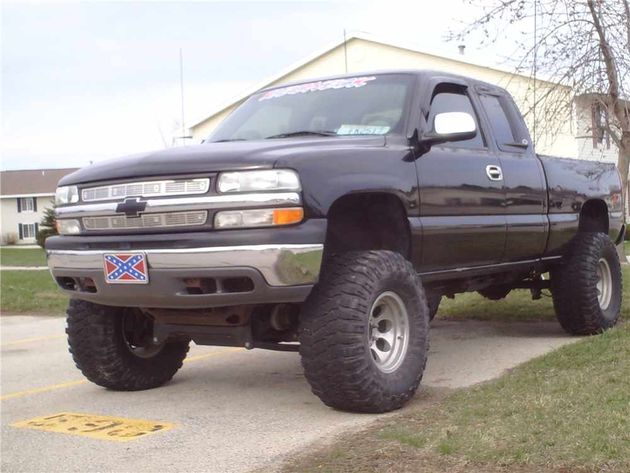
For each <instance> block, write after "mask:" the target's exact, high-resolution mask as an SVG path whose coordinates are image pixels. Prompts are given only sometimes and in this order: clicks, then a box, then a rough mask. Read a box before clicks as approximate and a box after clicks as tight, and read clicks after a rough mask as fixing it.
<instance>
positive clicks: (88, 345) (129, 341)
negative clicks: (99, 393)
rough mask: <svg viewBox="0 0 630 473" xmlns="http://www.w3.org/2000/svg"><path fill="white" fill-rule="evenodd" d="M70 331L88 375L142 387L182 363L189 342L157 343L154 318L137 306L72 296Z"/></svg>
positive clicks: (108, 383)
mask: <svg viewBox="0 0 630 473" xmlns="http://www.w3.org/2000/svg"><path fill="white" fill-rule="evenodd" d="M67 322H68V324H67V328H66V333H67V334H68V343H69V345H70V353H72V358H73V359H74V362H75V364H76V365H77V368H79V369H80V370H81V372H82V373H83V375H84V376H85V377H86V378H87V379H89V380H90V381H92V382H93V383H95V384H98V385H99V386H103V387H106V388H109V389H114V390H117V391H139V390H142V389H150V388H155V387H158V386H161V385H162V384H164V383H166V382H167V381H169V380H170V379H171V378H172V377H173V376H174V375H175V373H176V372H177V370H179V368H181V366H182V363H183V361H184V358H186V354H187V353H188V342H186V341H179V342H168V343H161V344H155V343H153V339H152V321H151V320H150V319H149V318H148V317H147V316H146V315H144V314H142V312H140V311H139V310H137V309H126V308H119V307H108V306H102V305H98V304H93V303H91V302H86V301H79V300H74V299H73V300H71V301H70V304H69V306H68V318H67Z"/></svg>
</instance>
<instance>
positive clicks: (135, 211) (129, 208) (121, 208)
mask: <svg viewBox="0 0 630 473" xmlns="http://www.w3.org/2000/svg"><path fill="white" fill-rule="evenodd" d="M146 207H147V203H146V202H141V201H140V199H139V198H137V197H134V198H129V199H125V201H124V202H121V203H120V204H118V206H116V212H118V213H124V214H125V215H126V216H127V217H138V216H139V215H140V212H142V211H143V210H144V209H145V208H146Z"/></svg>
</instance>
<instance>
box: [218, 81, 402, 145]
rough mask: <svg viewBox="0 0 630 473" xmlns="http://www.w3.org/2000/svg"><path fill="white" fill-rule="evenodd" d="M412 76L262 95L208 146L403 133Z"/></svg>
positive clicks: (311, 84)
mask: <svg viewBox="0 0 630 473" xmlns="http://www.w3.org/2000/svg"><path fill="white" fill-rule="evenodd" d="M412 80H413V76H411V75H409V74H382V75H364V76H357V77H350V78H343V79H331V80H324V81H316V82H308V83H304V84H298V85H293V86H288V87H281V88H278V89H272V90H268V91H264V92H261V93H259V94H256V95H253V96H252V97H250V98H249V99H248V100H247V101H246V102H245V103H243V105H241V106H240V107H239V108H237V109H236V110H235V111H234V112H233V113H232V114H231V115H230V116H229V117H228V118H226V119H225V121H224V122H223V123H222V124H221V125H220V126H219V127H218V128H217V129H216V131H215V132H214V133H213V134H212V135H211V136H210V138H209V139H208V141H214V142H217V141H241V140H260V139H273V138H290V137H292V136H308V135H313V136H339V135H386V134H389V133H401V132H402V128H403V126H404V121H405V120H404V117H405V112H406V107H405V105H406V104H407V103H408V100H407V97H408V94H409V91H410V89H411V87H410V85H411V82H412Z"/></svg>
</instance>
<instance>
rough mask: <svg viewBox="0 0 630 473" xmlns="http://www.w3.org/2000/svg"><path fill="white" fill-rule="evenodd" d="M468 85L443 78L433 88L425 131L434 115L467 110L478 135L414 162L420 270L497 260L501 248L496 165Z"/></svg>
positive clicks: (503, 229) (502, 232) (502, 215)
mask: <svg viewBox="0 0 630 473" xmlns="http://www.w3.org/2000/svg"><path fill="white" fill-rule="evenodd" d="M467 89H468V88H467V86H465V85H462V84H454V83H449V82H443V83H439V84H437V85H436V86H435V87H434V88H433V93H432V95H431V102H430V106H429V110H428V115H427V116H426V117H425V118H426V129H427V130H429V131H431V130H433V121H434V118H435V116H436V114H438V113H443V112H466V113H469V114H470V115H472V116H473V117H474V118H475V121H476V123H477V129H478V130H479V131H478V133H477V136H476V137H475V138H473V139H470V140H467V141H459V142H451V143H444V144H440V145H434V146H432V147H431V149H430V150H429V151H428V152H427V153H426V154H424V155H422V156H421V157H420V158H419V159H418V160H417V161H416V166H417V170H418V181H419V186H420V215H421V222H422V257H421V260H422V264H421V271H422V272H428V271H435V270H444V269H454V268H465V267H472V266H480V265H486V264H493V263H499V262H500V261H501V259H502V257H503V250H504V246H505V233H506V221H505V213H504V210H503V206H504V203H505V195H504V192H503V182H502V181H501V180H500V179H496V178H493V177H492V176H495V174H493V172H494V170H496V169H497V168H498V167H499V166H500V163H499V159H498V157H497V155H496V153H495V152H494V151H493V150H491V149H489V147H488V144H487V137H486V136H484V133H483V131H482V129H481V127H480V120H479V114H478V112H477V110H478V107H479V104H478V102H476V99H475V97H474V96H471V94H469V91H468V90H467Z"/></svg>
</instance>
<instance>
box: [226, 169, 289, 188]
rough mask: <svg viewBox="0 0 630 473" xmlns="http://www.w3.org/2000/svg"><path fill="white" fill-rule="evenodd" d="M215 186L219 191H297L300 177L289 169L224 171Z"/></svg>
mask: <svg viewBox="0 0 630 473" xmlns="http://www.w3.org/2000/svg"><path fill="white" fill-rule="evenodd" d="M217 188H218V190H219V192H256V191H299V190H300V178H299V177H298V175H297V173H296V172H295V171H291V170H289V169H265V170H262V171H239V172H224V173H221V175H220V176H219V180H218V182H217Z"/></svg>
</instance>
